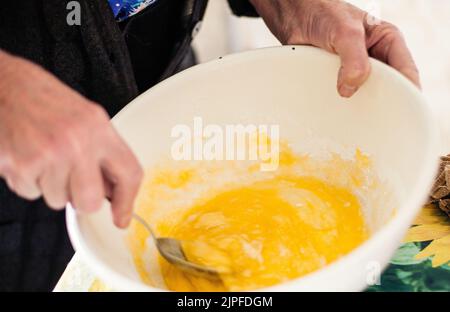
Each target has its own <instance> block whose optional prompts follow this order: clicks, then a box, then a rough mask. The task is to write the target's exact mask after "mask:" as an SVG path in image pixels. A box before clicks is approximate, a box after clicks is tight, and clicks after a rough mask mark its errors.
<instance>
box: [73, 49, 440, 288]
mask: <svg viewBox="0 0 450 312" xmlns="http://www.w3.org/2000/svg"><path fill="white" fill-rule="evenodd" d="M372 67H373V70H372V74H371V76H370V78H369V80H368V81H367V82H366V84H365V85H364V86H363V87H362V88H361V89H360V90H359V91H358V93H357V94H356V95H355V96H353V97H352V98H351V99H348V100H347V99H343V98H341V97H339V95H338V94H337V91H336V76H337V72H338V69H339V59H338V57H337V56H335V55H332V54H329V53H326V52H324V51H322V50H319V49H316V48H312V47H298V46H297V47H290V46H285V47H277V48H268V49H260V50H255V51H249V52H245V53H240V54H236V55H229V56H226V57H223V58H220V59H218V60H215V61H212V62H209V63H206V64H202V65H199V66H195V67H193V68H191V69H189V70H186V71H184V72H182V73H180V74H178V75H175V76H174V77H172V78H170V79H167V80H166V81H164V82H162V83H160V84H159V85H157V86H155V87H154V88H152V89H150V90H149V91H147V92H146V93H144V94H143V95H141V96H140V97H138V98H137V99H135V100H134V101H133V102H132V103H130V104H129V105H128V106H126V107H125V108H124V109H123V110H122V111H121V112H120V113H119V114H118V115H117V116H115V117H114V119H113V124H114V125H115V127H116V128H117V129H118V131H119V132H120V133H121V135H122V136H123V137H124V138H125V140H126V141H127V142H128V143H129V144H130V146H131V148H132V149H133V150H134V152H135V153H136V155H137V156H138V158H139V160H140V161H141V163H142V164H143V165H144V167H149V166H151V165H152V164H154V163H155V162H156V161H158V159H160V157H161V156H168V155H170V154H169V153H170V145H171V143H172V141H173V139H172V138H171V137H170V131H171V128H172V127H173V126H174V125H176V124H181V123H184V124H192V120H193V117H195V116H201V117H203V118H204V120H207V121H208V122H209V123H216V124H224V123H225V124H237V123H243V124H248V123H253V124H259V123H264V124H279V125H280V131H281V137H283V138H287V139H288V140H289V141H291V142H293V143H295V142H302V140H306V139H307V136H310V135H311V133H313V134H314V135H317V136H318V137H322V138H326V139H327V140H330V141H333V142H337V143H338V144H343V145H354V146H359V147H361V148H362V149H363V151H365V152H367V153H369V154H370V156H371V157H372V159H373V160H374V161H375V162H376V163H377V164H379V165H380V168H382V169H383V171H384V172H388V173H389V174H388V177H387V178H388V179H389V176H392V181H389V183H390V184H392V185H394V186H395V189H396V190H397V192H398V194H396V195H397V197H398V202H399V205H398V209H397V211H396V214H395V216H394V217H393V218H392V219H391V221H389V222H388V223H387V224H385V225H384V226H382V227H381V229H379V230H378V231H377V232H376V233H374V234H373V235H372V236H371V238H370V239H369V240H368V241H367V242H365V243H364V244H363V245H361V246H360V247H359V248H357V249H356V250H354V251H353V252H351V253H350V254H348V255H347V256H345V257H343V258H341V259H339V260H338V261H336V262H334V263H332V264H331V265H329V266H327V267H325V268H324V269H321V270H319V271H316V272H313V273H311V274H309V275H307V276H305V277H303V278H299V279H296V280H292V281H290V282H287V283H284V284H279V285H276V286H274V287H270V288H265V289H264V290H271V291H317V290H319V291H330V290H331V291H356V290H362V289H364V288H365V287H366V286H367V282H368V281H367V280H368V278H369V276H370V274H376V273H377V270H380V269H382V268H384V267H385V266H386V265H387V263H388V261H389V259H390V257H391V256H392V255H393V253H394V252H395V250H396V248H397V247H398V246H399V244H400V242H401V239H402V238H403V237H404V234H405V232H406V230H407V229H408V227H409V226H410V225H411V222H412V220H413V219H414V217H415V215H416V214H417V213H418V212H419V210H420V208H421V204H422V203H423V202H424V200H425V198H426V196H427V193H428V191H429V189H430V187H431V184H432V180H433V177H434V175H435V173H436V169H437V162H438V155H437V152H436V151H437V146H436V142H437V130H436V129H435V122H434V120H433V118H432V114H431V113H430V107H429V106H428V105H427V103H426V102H425V101H424V98H423V97H422V94H421V93H420V92H419V91H418V90H417V89H416V87H414V86H413V85H412V84H411V83H410V82H409V81H407V80H406V79H405V78H404V77H403V76H401V75H400V74H399V73H397V72H396V71H395V70H393V69H391V68H390V67H388V66H386V65H384V64H382V63H380V62H378V61H375V60H372ZM305 129H308V131H306V130H305ZM376 209H380V211H382V210H383V209H387V207H384V206H383V205H380V206H379V207H376ZM67 225H68V230H69V234H70V238H71V240H72V243H73V245H74V247H75V249H76V250H77V252H78V253H80V254H81V256H82V257H83V259H84V261H85V262H86V263H87V264H88V265H89V266H90V267H91V268H92V269H93V270H94V272H95V273H96V274H98V276H99V277H100V278H101V279H102V280H104V281H105V282H106V283H108V284H109V285H111V286H112V287H113V288H115V289H117V290H126V291H157V290H160V289H157V288H152V287H149V286H147V285H145V284H143V283H142V282H141V281H140V278H139V277H138V275H137V273H136V270H135V268H134V265H133V261H132V260H131V256H130V254H129V251H128V248H127V246H126V244H125V242H124V239H123V236H124V234H125V231H121V230H118V229H116V228H115V227H114V226H113V225H112V221H111V215H110V211H109V206H108V204H106V203H105V205H104V207H103V208H102V210H101V211H100V212H99V213H95V214H92V215H81V214H77V213H76V212H75V210H73V209H72V208H71V207H68V209H67Z"/></svg>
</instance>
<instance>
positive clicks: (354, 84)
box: [335, 27, 371, 97]
mask: <svg viewBox="0 0 450 312" xmlns="http://www.w3.org/2000/svg"><path fill="white" fill-rule="evenodd" d="M335 50H336V53H337V54H338V55H339V56H340V59H341V68H340V70H339V75H338V83H337V88H338V92H339V94H340V95H341V96H343V97H351V96H352V95H353V94H355V92H356V91H358V89H359V88H360V87H361V85H362V84H363V83H364V82H365V81H366V80H367V78H368V77H369V75H370V70H371V67H370V62H369V55H368V52H367V47H366V41H365V33H364V29H363V28H362V27H361V29H359V28H357V29H355V30H353V29H349V30H347V31H344V32H342V35H341V36H340V38H339V39H337V40H336V44H335Z"/></svg>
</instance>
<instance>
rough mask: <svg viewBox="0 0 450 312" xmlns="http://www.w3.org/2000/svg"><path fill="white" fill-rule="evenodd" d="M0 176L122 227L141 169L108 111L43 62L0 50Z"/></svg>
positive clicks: (19, 189)
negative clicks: (109, 217) (105, 207)
mask: <svg viewBox="0 0 450 312" xmlns="http://www.w3.org/2000/svg"><path fill="white" fill-rule="evenodd" d="M0 176H1V177H3V178H5V180H6V182H7V184H8V186H9V188H10V189H11V190H12V191H14V192H16V193H17V194H18V195H19V196H21V197H24V198H26V199H36V198H38V197H40V196H43V197H44V199H45V201H46V202H47V204H48V205H49V206H50V207H51V208H54V209H62V208H64V206H65V205H66V203H67V202H71V203H72V204H73V205H74V207H76V208H77V209H78V210H80V211H86V212H90V211H95V210H97V209H99V208H100V206H101V204H102V201H103V199H104V198H105V197H107V196H108V197H111V205H112V210H113V216H114V222H115V224H116V225H117V226H119V227H126V226H127V225H128V223H129V222H130V219H131V209H132V207H133V202H134V198H135V196H136V193H137V191H138V188H139V185H140V180H141V177H142V170H141V167H140V165H139V163H138V161H137V159H136V158H135V156H134V155H133V153H132V152H131V151H130V150H129V148H128V147H127V146H126V144H125V143H124V142H123V141H122V139H121V138H120V137H119V135H118V134H117V133H116V131H115V130H114V129H113V127H112V126H111V124H110V122H109V117H108V115H107V114H106V112H105V111H104V110H103V109H102V108H101V107H100V106H99V105H97V104H96V103H93V102H91V101H89V100H87V99H85V98H84V97H82V96H81V95H80V94H78V93H76V92H75V91H73V90H71V89H70V88H69V87H67V86H65V85H64V84H63V83H61V82H60V81H59V80H57V79H56V78H55V77H54V76H52V75H51V74H49V73H48V72H46V71H45V70H44V69H42V68H41V67H39V66H37V65H35V64H33V63H31V62H29V61H26V60H25V59H22V58H18V57H15V56H12V55H9V54H7V53H5V52H2V51H1V50H0Z"/></svg>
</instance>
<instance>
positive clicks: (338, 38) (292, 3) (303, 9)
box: [250, 0, 420, 97]
mask: <svg viewBox="0 0 450 312" xmlns="http://www.w3.org/2000/svg"><path fill="white" fill-rule="evenodd" d="M250 1H251V2H252V4H253V5H254V7H255V9H256V10H257V11H258V13H259V14H260V15H261V17H262V18H263V19H264V21H265V22H266V24H267V25H268V27H269V28H270V30H271V31H272V32H273V34H274V35H275V36H276V37H277V38H278V39H279V40H280V41H281V42H282V43H283V44H310V45H314V46H317V47H320V48H323V49H326V50H328V51H330V52H333V53H336V54H338V55H339V56H340V58H341V68H340V70H339V74H338V83H337V88H338V91H339V93H340V94H341V96H344V97H350V96H352V95H353V94H354V93H355V92H356V91H357V90H358V88H359V87H360V86H361V85H362V84H363V83H364V82H365V81H366V79H367V78H368V76H369V74H370V63H369V59H368V57H369V55H370V56H372V57H374V58H376V59H378V60H380V61H382V62H384V63H386V64H388V65H390V66H392V67H394V68H395V69H397V70H398V71H399V72H401V73H402V74H403V75H405V76H406V77H407V78H408V79H410V80H411V81H412V82H413V83H414V84H416V85H417V86H418V87H420V80H419V73H418V70H417V67H416V65H415V63H414V60H413V58H412V56H411V53H410V52H409V50H408V48H407V46H406V43H405V40H404V39H403V36H402V34H401V33H400V31H399V30H398V29H397V28H396V27H395V26H394V25H392V24H389V23H387V22H379V23H371V22H370V21H372V22H373V18H371V17H370V16H369V15H368V13H367V12H364V11H362V10H360V9H358V8H356V7H355V6H353V5H351V4H348V3H346V2H344V1H341V0H283V1H278V0H250Z"/></svg>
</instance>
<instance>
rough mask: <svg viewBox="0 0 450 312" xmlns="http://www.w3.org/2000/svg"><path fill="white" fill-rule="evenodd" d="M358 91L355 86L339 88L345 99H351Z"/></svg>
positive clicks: (346, 85)
mask: <svg viewBox="0 0 450 312" xmlns="http://www.w3.org/2000/svg"><path fill="white" fill-rule="evenodd" d="M357 90H358V88H357V87H355V86H350V85H348V84H345V83H344V84H342V85H341V86H340V87H339V93H340V95H341V96H343V97H351V96H352V95H353V94H355V92H356V91H357Z"/></svg>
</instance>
